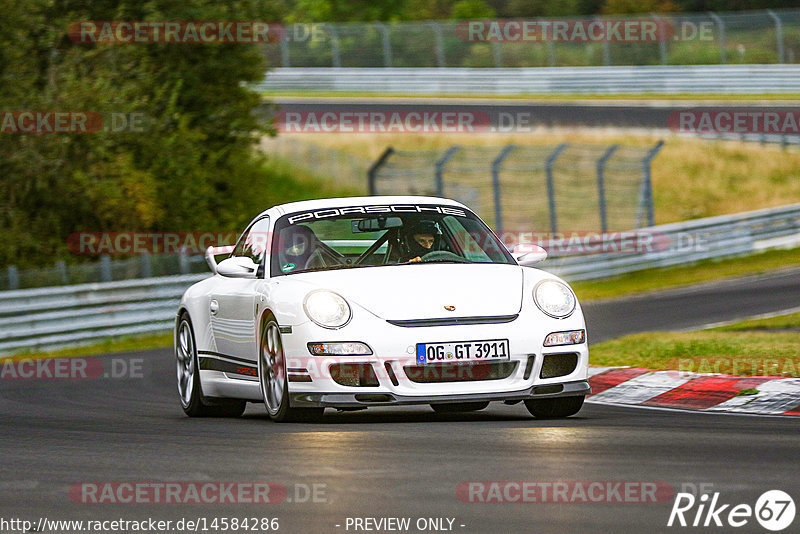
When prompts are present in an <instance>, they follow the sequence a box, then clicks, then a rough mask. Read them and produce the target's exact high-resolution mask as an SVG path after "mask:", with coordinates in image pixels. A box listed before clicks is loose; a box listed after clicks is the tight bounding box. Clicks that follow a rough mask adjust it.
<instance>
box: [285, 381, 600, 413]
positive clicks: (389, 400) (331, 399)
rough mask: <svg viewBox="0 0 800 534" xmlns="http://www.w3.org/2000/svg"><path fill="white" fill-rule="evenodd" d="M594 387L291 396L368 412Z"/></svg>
mask: <svg viewBox="0 0 800 534" xmlns="http://www.w3.org/2000/svg"><path fill="white" fill-rule="evenodd" d="M589 393H591V387H590V386H589V382H587V381H586V380H579V381H575V382H564V383H561V384H546V385H537V386H531V387H529V388H527V389H523V390H520V391H505V392H486V393H462V394H453V395H429V396H421V395H413V396H410V395H398V394H396V393H383V392H380V393H366V392H358V391H354V392H352V393H349V392H348V393H341V392H336V393H310V392H309V393H299V392H294V393H292V392H290V393H289V397H290V401H291V405H292V406H293V407H297V408H367V407H370V406H401V405H413V404H453V403H462V402H480V401H524V400H530V399H549V398H555V397H574V396H582V395H588V394H589Z"/></svg>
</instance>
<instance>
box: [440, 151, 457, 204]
mask: <svg viewBox="0 0 800 534" xmlns="http://www.w3.org/2000/svg"><path fill="white" fill-rule="evenodd" d="M459 150H461V147H460V146H458V145H453V146H451V147H450V148H448V149H447V152H445V153H444V155H443V156H442V157H441V158H439V159H438V160H437V161H436V163H435V169H436V174H435V176H434V177H435V179H436V196H440V197H443V196H444V166H445V165H447V162H448V161H450V158H452V157H453V156H455V154H456V152H458V151H459Z"/></svg>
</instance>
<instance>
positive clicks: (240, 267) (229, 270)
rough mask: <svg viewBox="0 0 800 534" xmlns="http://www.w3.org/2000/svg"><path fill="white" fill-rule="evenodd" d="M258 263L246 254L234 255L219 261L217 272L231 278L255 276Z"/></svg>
mask: <svg viewBox="0 0 800 534" xmlns="http://www.w3.org/2000/svg"><path fill="white" fill-rule="evenodd" d="M256 271H258V264H256V263H254V262H253V260H251V259H250V258H247V257H244V256H233V257H232V258H228V259H225V260H222V261H221V262H219V265H217V273H218V274H221V275H222V276H227V277H229V278H255V277H256Z"/></svg>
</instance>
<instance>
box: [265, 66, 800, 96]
mask: <svg viewBox="0 0 800 534" xmlns="http://www.w3.org/2000/svg"><path fill="white" fill-rule="evenodd" d="M798 87H800V65H680V66H678V65H675V66H636V67H538V68H514V69H507V68H475V69H473V68H279V69H275V70H272V71H270V72H269V74H268V75H267V77H266V78H265V80H264V81H262V82H261V83H259V84H256V85H255V88H256V89H258V90H262V91H323V92H345V93H365V92H366V93H381V94H386V93H389V94H392V93H394V94H425V95H433V94H445V95H446V94H453V95H464V94H473V95H474V94H479V95H520V94H532V95H537V94H615V95H617V94H642V93H654V94H781V93H796V92H797V90H798Z"/></svg>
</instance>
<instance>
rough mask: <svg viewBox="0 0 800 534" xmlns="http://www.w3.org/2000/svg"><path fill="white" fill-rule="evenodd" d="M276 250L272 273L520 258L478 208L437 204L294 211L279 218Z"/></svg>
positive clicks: (274, 247) (274, 274)
mask: <svg viewBox="0 0 800 534" xmlns="http://www.w3.org/2000/svg"><path fill="white" fill-rule="evenodd" d="M272 250H273V251H274V253H273V254H272V255H271V262H272V265H271V271H272V275H273V276H280V275H288V274H294V273H299V272H308V271H326V270H333V269H346V268H355V267H376V266H385V265H408V266H413V265H420V264H423V263H432V262H441V263H502V264H512V265H513V264H514V263H515V262H514V260H513V258H512V257H511V255H510V254H509V253H508V250H506V248H505V246H503V244H502V243H501V242H500V240H498V239H497V237H496V236H495V235H494V234H493V233H492V231H491V230H490V229H489V228H488V227H487V226H486V225H485V224H484V223H483V222H482V221H481V220H480V219H479V218H478V217H477V216H476V215H475V214H474V213H472V212H471V211H469V210H466V209H463V208H460V207H456V206H441V205H435V204H419V205H417V204H402V205H401V204H395V205H380V206H378V205H376V206H352V207H343V208H328V209H318V210H310V211H304V212H298V213H290V214H288V215H284V216H283V217H281V218H280V219H278V221H277V222H276V225H275V233H274V237H273V243H272Z"/></svg>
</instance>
